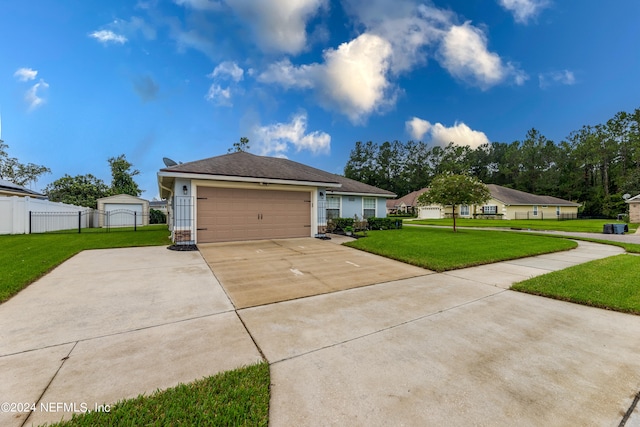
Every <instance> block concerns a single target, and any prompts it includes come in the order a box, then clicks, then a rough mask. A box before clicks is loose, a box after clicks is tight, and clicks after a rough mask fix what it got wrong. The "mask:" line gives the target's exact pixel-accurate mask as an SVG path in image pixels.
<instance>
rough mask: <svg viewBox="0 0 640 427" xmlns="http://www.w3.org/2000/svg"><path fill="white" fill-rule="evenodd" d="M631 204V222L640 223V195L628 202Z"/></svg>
mask: <svg viewBox="0 0 640 427" xmlns="http://www.w3.org/2000/svg"><path fill="white" fill-rule="evenodd" d="M627 203H628V204H629V222H632V223H634V224H638V223H640V194H638V195H637V196H635V197H632V198H630V199H629V200H627Z"/></svg>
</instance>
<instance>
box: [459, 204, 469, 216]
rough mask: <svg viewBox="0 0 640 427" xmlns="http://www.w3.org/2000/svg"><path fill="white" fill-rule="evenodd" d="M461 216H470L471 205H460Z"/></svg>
mask: <svg viewBox="0 0 640 427" xmlns="http://www.w3.org/2000/svg"><path fill="white" fill-rule="evenodd" d="M460 216H469V205H460Z"/></svg>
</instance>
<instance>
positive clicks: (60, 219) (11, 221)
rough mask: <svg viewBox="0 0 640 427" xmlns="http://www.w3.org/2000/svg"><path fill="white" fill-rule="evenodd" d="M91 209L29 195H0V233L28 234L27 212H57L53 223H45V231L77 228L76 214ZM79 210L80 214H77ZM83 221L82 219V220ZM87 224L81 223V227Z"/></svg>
mask: <svg viewBox="0 0 640 427" xmlns="http://www.w3.org/2000/svg"><path fill="white" fill-rule="evenodd" d="M90 211H91V209H89V208H86V207H83V206H75V205H67V204H64V203H55V202H50V201H48V200H40V199H32V198H31V197H18V196H12V197H6V196H0V234H29V232H30V230H29V212H32V213H33V212H35V213H39V214H42V213H59V214H66V215H57V216H56V220H55V222H53V223H49V224H47V230H46V231H57V230H70V229H73V228H78V216H80V215H82V216H84V214H85V213H87V212H90ZM78 212H81V213H82V214H78ZM83 222H84V221H83ZM86 226H88V224H86V225H85V224H83V227H86Z"/></svg>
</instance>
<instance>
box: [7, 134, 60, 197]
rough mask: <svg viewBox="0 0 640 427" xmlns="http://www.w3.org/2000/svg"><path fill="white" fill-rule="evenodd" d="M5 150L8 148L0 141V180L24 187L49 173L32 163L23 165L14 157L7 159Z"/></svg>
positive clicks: (42, 167) (49, 171)
mask: <svg viewBox="0 0 640 427" xmlns="http://www.w3.org/2000/svg"><path fill="white" fill-rule="evenodd" d="M7 148H9V146H8V145H7V144H5V143H3V142H2V140H0V179H5V180H7V181H11V182H13V183H14V184H16V185H22V186H26V185H28V184H29V183H30V182H35V181H37V180H38V178H39V177H40V176H42V175H44V174H46V173H51V169H49V168H48V167H46V166H41V165H35V164H33V163H26V164H24V163H20V162H19V161H18V159H16V158H15V157H9V155H8V154H7Z"/></svg>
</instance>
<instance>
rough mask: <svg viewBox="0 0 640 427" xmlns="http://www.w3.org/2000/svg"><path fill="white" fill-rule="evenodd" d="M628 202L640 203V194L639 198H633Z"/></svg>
mask: <svg viewBox="0 0 640 427" xmlns="http://www.w3.org/2000/svg"><path fill="white" fill-rule="evenodd" d="M626 202H627V203H640V194H638V195H637V196H633V197H632V198H630V199H629V200H627V201H626Z"/></svg>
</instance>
